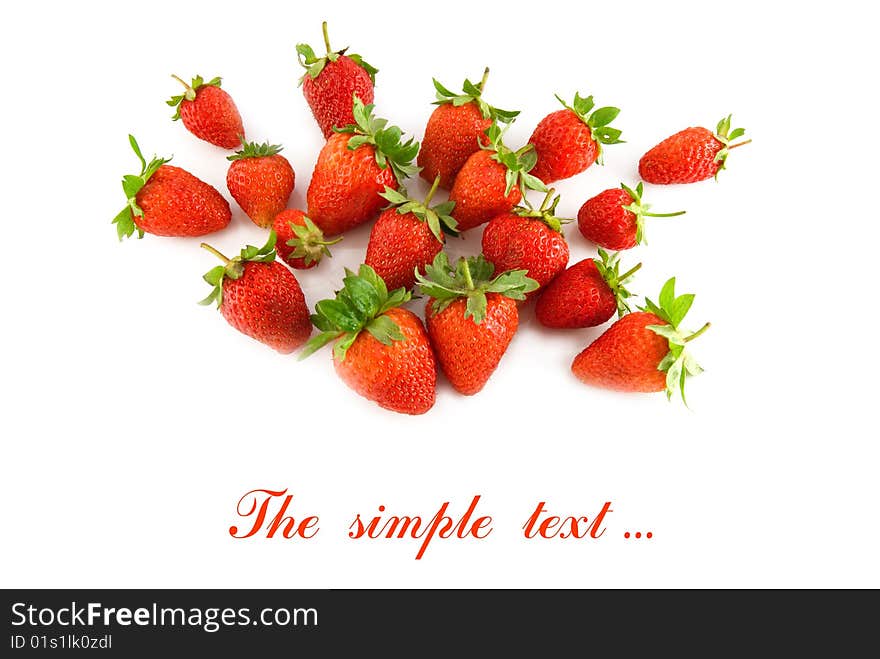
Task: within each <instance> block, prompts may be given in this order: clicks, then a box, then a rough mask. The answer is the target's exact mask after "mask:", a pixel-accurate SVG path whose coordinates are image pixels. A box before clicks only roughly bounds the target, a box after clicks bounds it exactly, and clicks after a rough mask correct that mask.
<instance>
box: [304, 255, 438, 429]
mask: <svg viewBox="0 0 880 659" xmlns="http://www.w3.org/2000/svg"><path fill="white" fill-rule="evenodd" d="M345 273H346V277H345V279H343V287H342V289H341V290H339V291H338V292H337V293H336V298H335V299H328V300H321V301H320V302H318V303H317V304H316V305H315V313H314V314H313V315H312V323H313V324H314V325H315V327H317V328H318V329H319V330H321V332H320V334H317V335H315V336H314V337H312V338H311V339H310V340H309V342H308V343H307V344H306V347H305V348H304V349H303V351H302V352H301V353H300V359H304V358H306V357H308V356H309V355H311V354H313V353H314V352H315V351H316V350H319V349H320V348H321V347H323V346H325V345H326V344H328V343H330V342H331V341H332V342H333V365H334V368H335V369H336V373H337V375H339V377H340V378H341V379H342V381H343V382H345V384H347V385H348V386H349V387H350V388H351V389H353V390H354V391H355V392H356V393H358V394H359V395H361V396H363V397H364V398H366V399H368V400H371V401H373V402H375V403H377V404H378V405H379V406H380V407H383V408H385V409H388V410H391V411H394V412H399V413H401V414H413V415H416V414H424V413H425V412H427V411H428V410H430V409H431V407H433V405H434V399H435V396H436V385H437V364H436V361H435V358H434V351H433V350H432V348H431V343H430V340H429V339H428V335H427V333H426V331H425V326H424V325H423V324H422V321H421V319H420V318H419V317H418V316H416V315H415V314H414V313H413V312H411V311H408V310H407V309H404V308H402V307H401V306H400V305H402V304H404V303H405V302H407V301H409V299H410V298H411V294H410V293H409V291H407V290H406V289H404V288H398V289H395V290H394V291H392V292H391V293H389V292H388V288H387V287H386V286H385V282H384V281H382V278H381V277H379V275H377V274H376V272H375V271H374V270H373V269H372V268H371V267H370V266H368V265H366V264H361V266H360V268H359V269H358V273H357V274H355V273H353V272H351V271H350V270H348V268H346V270H345Z"/></svg>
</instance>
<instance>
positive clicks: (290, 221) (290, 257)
mask: <svg viewBox="0 0 880 659" xmlns="http://www.w3.org/2000/svg"><path fill="white" fill-rule="evenodd" d="M272 230H273V231H275V234H276V235H277V236H278V242H277V244H276V245H275V250H276V251H277V252H278V256H280V257H281V260H282V261H284V262H285V263H286V264H287V265H289V266H290V267H291V268H296V269H297V270H307V269H309V268H314V267H315V266H316V265H318V263H319V262H320V261H321V259H322V258H324V257H325V256H331V254H330V250H329V249H327V248H328V246H330V245H335V244H336V243H338V242H339V241H340V240H342V238H341V237H340V238H336V239H334V240H324V233H323V232H322V231H321V230H320V229H319V228H318V227H317V226H315V223H314V222H312V220H311V219H309V218H308V216H306V214H305V213H303V212H302V211H301V210H299V209H296V208H290V209H287V210H283V211H281V212H280V213H278V215H276V216H275V221H274V222H273V223H272Z"/></svg>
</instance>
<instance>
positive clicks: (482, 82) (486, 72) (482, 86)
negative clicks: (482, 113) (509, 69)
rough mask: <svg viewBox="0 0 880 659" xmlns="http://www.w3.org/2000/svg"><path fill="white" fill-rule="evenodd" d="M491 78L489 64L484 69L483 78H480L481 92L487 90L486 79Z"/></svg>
mask: <svg viewBox="0 0 880 659" xmlns="http://www.w3.org/2000/svg"><path fill="white" fill-rule="evenodd" d="M488 78H489V67H488V66H487V67H486V68H485V70H484V71H483V79H482V80H480V94H481V95H482V93H483V92H484V91H486V80H487V79H488Z"/></svg>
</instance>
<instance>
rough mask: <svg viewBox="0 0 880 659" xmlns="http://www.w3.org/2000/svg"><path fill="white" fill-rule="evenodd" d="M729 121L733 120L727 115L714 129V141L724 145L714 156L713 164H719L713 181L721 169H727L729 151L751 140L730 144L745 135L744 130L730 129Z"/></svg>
mask: <svg viewBox="0 0 880 659" xmlns="http://www.w3.org/2000/svg"><path fill="white" fill-rule="evenodd" d="M731 119H733V115H732V114H729V115H727V116H726V117H724V118H723V119H722V120H721V121H719V122H718V126H717V127H716V128H715V139H716V140H718V141H719V142H721V143H722V144H723V145H724V148H722V149H721V151H719V152H718V153H716V154H715V162H717V163H719V167H718V171H717V172H715V180H718V174H719V173H720V172H721V170H722V169H727V156H728V155H729V154H730V150H731V149H735V148H737V147H739V146H743V145H745V144H748V143H749V142H751V141H752V140H751V139H747V140H743V141H742V142H737V143H736V144H731V142H733V141H734V140H736V139H737V138H740V137H742V136H743V135H745V134H746V129H745V128H733V129H731V127H730V121H731Z"/></svg>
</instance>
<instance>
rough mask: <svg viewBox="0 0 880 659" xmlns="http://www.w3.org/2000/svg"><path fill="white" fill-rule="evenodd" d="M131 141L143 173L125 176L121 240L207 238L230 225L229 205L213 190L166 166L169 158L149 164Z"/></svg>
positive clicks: (118, 227)
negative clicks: (168, 237) (205, 236)
mask: <svg viewBox="0 0 880 659" xmlns="http://www.w3.org/2000/svg"><path fill="white" fill-rule="evenodd" d="M128 141H129V143H130V144H131V148H132V149H133V150H134V153H135V155H136V156H137V157H138V160H140V161H141V173H140V174H126V175H125V176H123V177H122V189H123V191H124V192H125V196H126V198H127V200H128V201H127V202H126V205H125V208H123V209H122V211H120V213H119V214H118V215H117V216H116V217H115V218H114V219H113V224H115V225H116V234H117V235H118V236H119V240H122V239H123V238H127V237H129V236H131V235H132V234H133V233H134V232H135V231H137V233H138V238H143V237H144V233H151V234H154V235H156V236H204V235H206V234H209V233H213V232H214V231H219V230H220V229H223V228H225V227H226V226H227V225H228V224H229V220H230V219H232V211H231V210H230V208H229V202H228V201H226V199H224V198H223V195H221V194H220V193H219V192H218V191H217V190H216V189H215V188H214V187H212V186H211V185H208V184H207V183H205V182H204V181H202V180H200V179H198V178H196V177H195V176H193V175H192V174H190V173H189V172H188V171H186V170H185V169H181V168H180V167H174V166H173V165H166V164H165V163H167V162H169V161H170V160H171V159H170V158H156V156H153V158H152V160H150V162H149V163H147V161H146V160H144V157H143V155H141V149H140V147H139V146H138V143H137V141H136V140H135V139H134V136H132V135H129V136H128Z"/></svg>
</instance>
